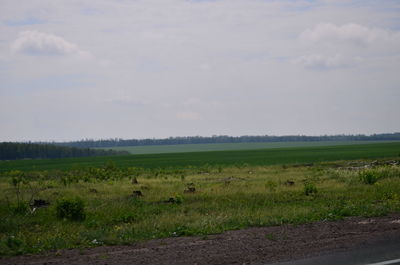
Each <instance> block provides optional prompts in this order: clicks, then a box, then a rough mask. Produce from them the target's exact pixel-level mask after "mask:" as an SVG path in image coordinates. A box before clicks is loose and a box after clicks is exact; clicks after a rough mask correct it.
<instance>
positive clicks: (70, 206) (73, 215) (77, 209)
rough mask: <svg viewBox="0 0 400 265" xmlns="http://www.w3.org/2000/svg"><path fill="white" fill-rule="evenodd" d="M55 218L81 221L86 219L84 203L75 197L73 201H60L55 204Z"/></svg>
mask: <svg viewBox="0 0 400 265" xmlns="http://www.w3.org/2000/svg"><path fill="white" fill-rule="evenodd" d="M56 216H57V218H59V219H67V220H71V221H81V220H84V219H85V217H86V214H85V209H84V202H83V200H82V199H80V198H78V197H76V198H74V199H66V198H64V199H60V200H58V201H57V203H56Z"/></svg>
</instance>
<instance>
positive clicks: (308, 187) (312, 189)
mask: <svg viewBox="0 0 400 265" xmlns="http://www.w3.org/2000/svg"><path fill="white" fill-rule="evenodd" d="M316 193H318V190H317V186H315V184H314V183H312V182H311V181H306V182H305V183H304V194H305V195H307V196H309V195H313V194H316Z"/></svg>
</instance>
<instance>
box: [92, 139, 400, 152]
mask: <svg viewBox="0 0 400 265" xmlns="http://www.w3.org/2000/svg"><path fill="white" fill-rule="evenodd" d="M387 142H391V141H315V142H270V143H222V144H176V145H147V146H116V147H112V148H98V149H107V150H115V151H128V152H129V153H131V154H133V155H139V154H164V153H186V152H209V151H231V150H253V149H269V148H291V147H315V146H335V145H356V144H372V143H387ZM393 142H395V141H393ZM397 142H398V141H397Z"/></svg>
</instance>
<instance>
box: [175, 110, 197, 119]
mask: <svg viewBox="0 0 400 265" xmlns="http://www.w3.org/2000/svg"><path fill="white" fill-rule="evenodd" d="M176 117H177V118H178V119H179V120H183V121H196V120H199V119H200V118H201V116H200V114H199V113H197V112H192V111H187V112H178V113H177V114H176Z"/></svg>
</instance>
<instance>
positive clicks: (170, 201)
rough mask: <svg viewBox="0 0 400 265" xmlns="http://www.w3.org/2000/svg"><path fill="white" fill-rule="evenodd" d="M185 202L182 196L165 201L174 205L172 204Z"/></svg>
mask: <svg viewBox="0 0 400 265" xmlns="http://www.w3.org/2000/svg"><path fill="white" fill-rule="evenodd" d="M182 202H183V198H182V197H181V196H180V195H176V196H175V197H171V198H169V199H168V200H166V201H164V203H172V204H181V203H182Z"/></svg>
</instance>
